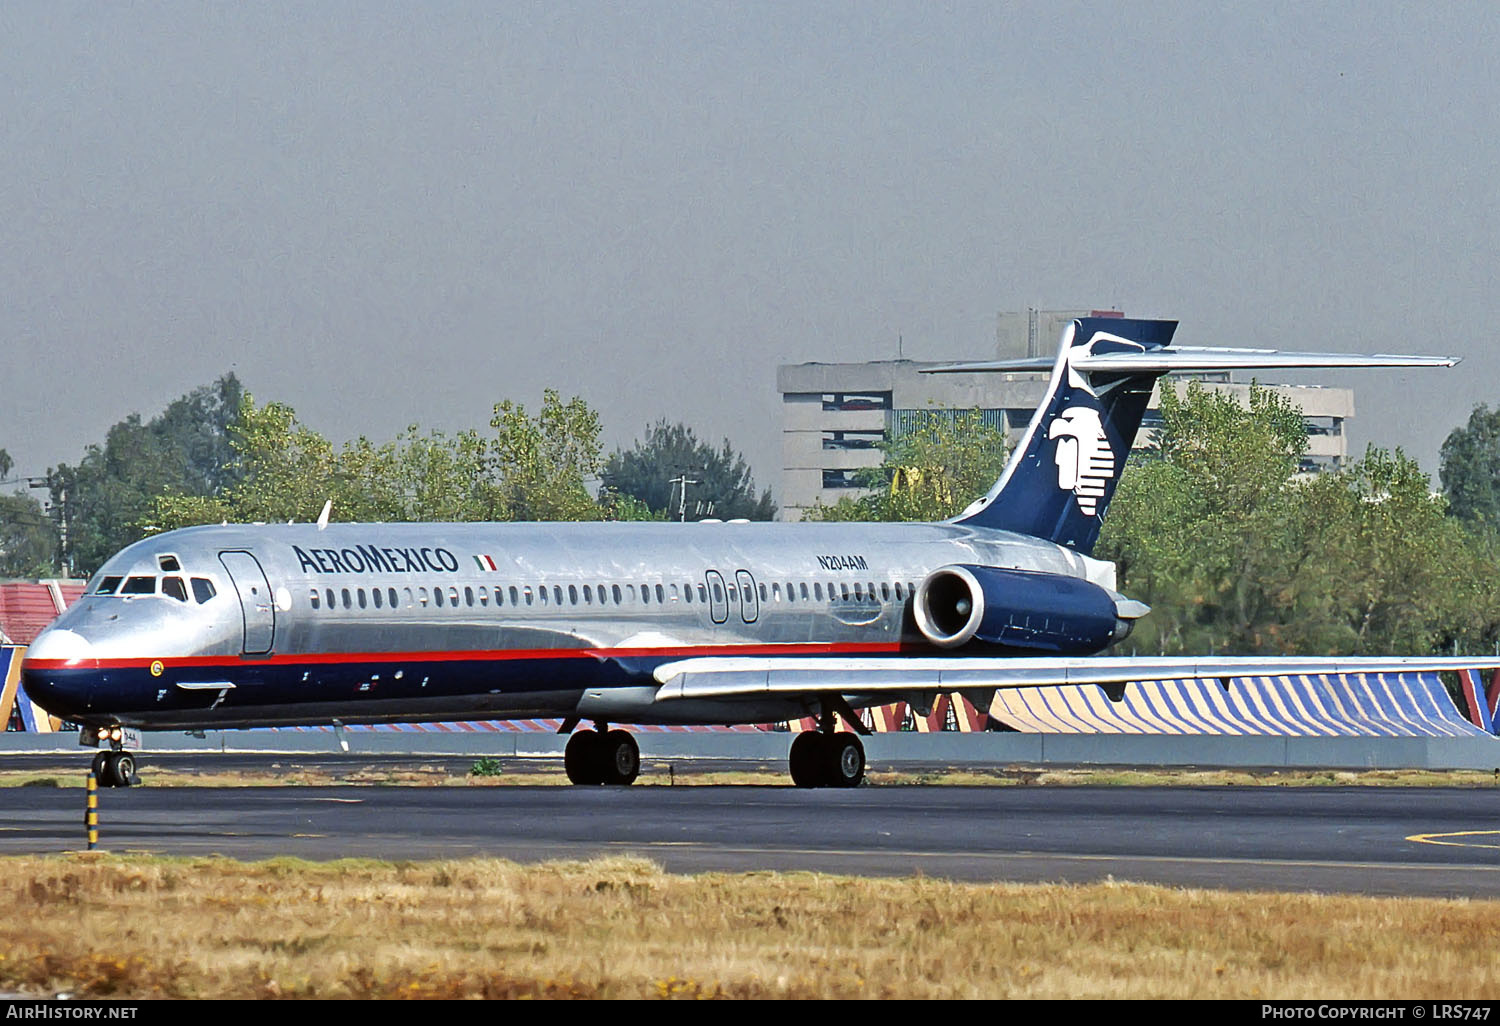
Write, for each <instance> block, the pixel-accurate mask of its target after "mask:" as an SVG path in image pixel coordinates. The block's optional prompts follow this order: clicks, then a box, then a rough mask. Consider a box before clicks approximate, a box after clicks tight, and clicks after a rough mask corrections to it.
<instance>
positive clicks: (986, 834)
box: [0, 767, 1500, 897]
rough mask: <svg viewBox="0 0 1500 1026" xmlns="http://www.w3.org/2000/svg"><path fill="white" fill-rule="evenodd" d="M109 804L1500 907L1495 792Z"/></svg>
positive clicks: (344, 825) (600, 795)
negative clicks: (1477, 900)
mask: <svg viewBox="0 0 1500 1026" xmlns="http://www.w3.org/2000/svg"><path fill="white" fill-rule="evenodd" d="M552 768H555V767H552ZM99 794H100V816H99V818H100V824H101V827H100V836H101V843H100V846H101V847H102V848H105V849H107V850H110V851H114V852H136V851H139V852H153V853H159V854H174V855H206V854H221V855H226V856H232V857H234V858H239V859H247V860H253V859H264V858H270V857H273V856H278V855H292V856H300V857H303V858H310V859H331V858H339V857H344V856H364V857H377V858H386V859H425V858H459V857H467V856H479V855H483V856H496V857H502V858H508V859H514V860H517V861H538V860H544V859H559V858H567V859H577V858H590V857H595V856H600V855H619V854H632V855H640V856H644V857H646V858H649V859H652V860H654V861H656V862H657V863H659V864H661V865H662V866H663V867H664V868H666V869H667V870H669V871H673V872H705V871H725V872H745V871H757V870H779V871H789V870H812V871H819V872H829V873H849V874H861V875H874V876H881V875H907V874H915V873H922V874H926V875H928V876H936V877H945V878H952V879H960V880H1009V881H1070V882H1086V881H1097V880H1104V879H1109V878H1113V879H1116V880H1138V881H1146V882H1153V883H1161V884H1168V885H1174V886H1197V887H1221V888H1230V889H1236V890H1278V891H1320V892H1346V893H1362V894H1384V895H1436V896H1453V897H1461V896H1467V897H1500V817H1497V816H1496V810H1497V803H1500V791H1497V790H1495V789H1491V788H1472V789H1470V788H1409V787H1401V788H1395V787H1390V788H1386V787H1349V788H1313V787H1296V788H1279V787H1180V786H1179V787H1054V786H1048V787H952V786H943V787H920V786H903V787H870V786H867V787H862V788H859V789H856V790H851V791H840V790H813V791H807V790H799V789H797V788H794V787H791V786H784V787H779V786H776V787H763V786H677V787H667V786H636V787H631V788H597V787H596V788H574V787H559V786H525V785H516V786H499V787H471V786H456V787H430V786H429V787H391V786H334V787H310V786H303V787H246V788H224V787H163V786H145V787H139V788H127V789H110V790H101V791H100V793H99ZM3 795H4V798H3V801H0V854H21V853H27V854H48V853H57V852H63V851H75V850H79V849H81V848H83V846H84V832H83V809H84V790H83V788H82V787H21V788H9V789H7V790H6V791H4V792H3Z"/></svg>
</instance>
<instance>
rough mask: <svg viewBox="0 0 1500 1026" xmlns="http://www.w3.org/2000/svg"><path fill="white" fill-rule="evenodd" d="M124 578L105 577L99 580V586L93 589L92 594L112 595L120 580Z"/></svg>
mask: <svg viewBox="0 0 1500 1026" xmlns="http://www.w3.org/2000/svg"><path fill="white" fill-rule="evenodd" d="M124 579H125V578H123V577H106V578H105V579H104V580H102V581H100V582H99V587H97V588H95V589H94V594H95V595H113V594H114V593H115V589H116V588H118V587H119V586H120V582H121V581H123V580H124Z"/></svg>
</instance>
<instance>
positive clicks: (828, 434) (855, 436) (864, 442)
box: [823, 431, 885, 451]
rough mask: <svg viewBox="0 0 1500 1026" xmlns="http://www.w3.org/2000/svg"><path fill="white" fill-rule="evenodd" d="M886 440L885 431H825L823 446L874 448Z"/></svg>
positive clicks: (840, 448)
mask: <svg viewBox="0 0 1500 1026" xmlns="http://www.w3.org/2000/svg"><path fill="white" fill-rule="evenodd" d="M883 441H885V432H884V431H824V432H823V448H824V449H834V450H840V451H842V450H845V449H874V448H875V447H876V446H878V445H879V444H880V443H881V442H883Z"/></svg>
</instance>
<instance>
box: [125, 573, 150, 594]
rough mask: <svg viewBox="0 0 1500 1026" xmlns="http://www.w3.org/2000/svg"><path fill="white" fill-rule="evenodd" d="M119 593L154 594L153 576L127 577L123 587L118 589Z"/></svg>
mask: <svg viewBox="0 0 1500 1026" xmlns="http://www.w3.org/2000/svg"><path fill="white" fill-rule="evenodd" d="M120 594H121V595H155V594H156V578H155V577H144V576H143V577H127V578H126V579H125V587H123V588H121V589H120Z"/></svg>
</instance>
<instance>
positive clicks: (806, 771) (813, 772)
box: [787, 730, 825, 787]
mask: <svg viewBox="0 0 1500 1026" xmlns="http://www.w3.org/2000/svg"><path fill="white" fill-rule="evenodd" d="M823 737H824V735H822V734H820V733H818V732H817V731H816V730H808V731H804V732H803V733H801V734H798V735H797V736H796V738H794V739H793V740H792V751H791V754H790V755H789V756H788V757H787V764H788V768H789V769H791V771H792V783H793V784H796V785H797V786H798V787H823V786H824V779H823V763H824V761H825V760H824V759H823V757H822V754H823V747H824V745H823Z"/></svg>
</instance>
